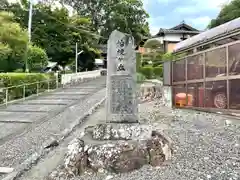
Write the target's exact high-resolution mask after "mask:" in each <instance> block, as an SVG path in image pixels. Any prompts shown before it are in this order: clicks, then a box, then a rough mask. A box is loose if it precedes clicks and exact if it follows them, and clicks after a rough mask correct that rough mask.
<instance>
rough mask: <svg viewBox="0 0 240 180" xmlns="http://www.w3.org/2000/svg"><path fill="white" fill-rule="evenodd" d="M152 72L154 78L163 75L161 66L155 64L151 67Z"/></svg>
mask: <svg viewBox="0 0 240 180" xmlns="http://www.w3.org/2000/svg"><path fill="white" fill-rule="evenodd" d="M153 74H154V77H155V78H159V77H162V76H163V67H162V66H157V67H154V68H153Z"/></svg>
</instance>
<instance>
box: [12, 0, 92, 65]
mask: <svg viewBox="0 0 240 180" xmlns="http://www.w3.org/2000/svg"><path fill="white" fill-rule="evenodd" d="M22 4H24V6H25V7H27V6H28V4H26V2H23V3H22ZM9 9H10V10H11V11H12V12H13V13H14V14H15V15H16V17H17V18H16V19H15V20H16V21H17V22H19V23H20V24H21V25H22V26H23V27H24V28H27V26H28V11H26V10H25V9H21V8H20V5H19V4H12V5H10V6H9ZM89 26H90V20H89V19H88V18H85V17H80V16H78V15H74V16H71V17H70V16H69V12H68V10H67V9H66V8H65V7H60V8H52V7H51V6H50V5H48V4H43V3H39V4H37V5H35V6H34V10H33V20H32V39H31V40H32V42H33V43H34V44H36V45H37V46H39V47H41V48H43V49H45V51H46V53H47V55H48V57H49V58H50V60H51V61H53V62H57V63H58V64H59V65H61V66H63V67H64V66H66V65H67V64H69V63H71V60H72V59H73V58H74V57H75V43H76V42H78V45H79V49H83V47H85V46H86V45H88V46H92V45H93V44H94V42H95V41H96V40H95V39H96V38H95V37H93V36H92V35H91V33H89ZM85 50H86V51H87V50H88V49H86V48H85Z"/></svg>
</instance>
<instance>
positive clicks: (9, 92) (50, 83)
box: [0, 79, 58, 105]
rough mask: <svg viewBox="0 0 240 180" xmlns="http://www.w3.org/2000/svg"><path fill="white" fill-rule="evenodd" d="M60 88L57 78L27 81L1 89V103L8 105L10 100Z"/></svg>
mask: <svg viewBox="0 0 240 180" xmlns="http://www.w3.org/2000/svg"><path fill="white" fill-rule="evenodd" d="M57 88H58V81H57V79H50V80H46V81H38V82H34V83H26V84H21V85H17V86H10V87H4V88H1V89H0V104H1V105H8V104H9V103H10V102H14V101H15V100H19V99H22V100H24V99H25V98H27V97H29V96H31V95H36V96H38V95H39V94H42V93H44V92H50V91H52V90H55V89H57Z"/></svg>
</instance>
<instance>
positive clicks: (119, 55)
mask: <svg viewBox="0 0 240 180" xmlns="http://www.w3.org/2000/svg"><path fill="white" fill-rule="evenodd" d="M117 48H118V49H117V61H118V66H117V71H125V67H124V64H123V59H124V53H125V52H124V48H125V42H124V40H123V39H121V40H118V41H117Z"/></svg>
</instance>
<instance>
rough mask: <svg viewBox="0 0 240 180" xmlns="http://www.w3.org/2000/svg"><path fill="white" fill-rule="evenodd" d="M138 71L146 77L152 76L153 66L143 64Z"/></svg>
mask: <svg viewBox="0 0 240 180" xmlns="http://www.w3.org/2000/svg"><path fill="white" fill-rule="evenodd" d="M140 72H141V73H142V74H143V75H144V76H145V77H146V78H147V79H151V78H153V68H152V66H144V67H142V68H141V69H140Z"/></svg>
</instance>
